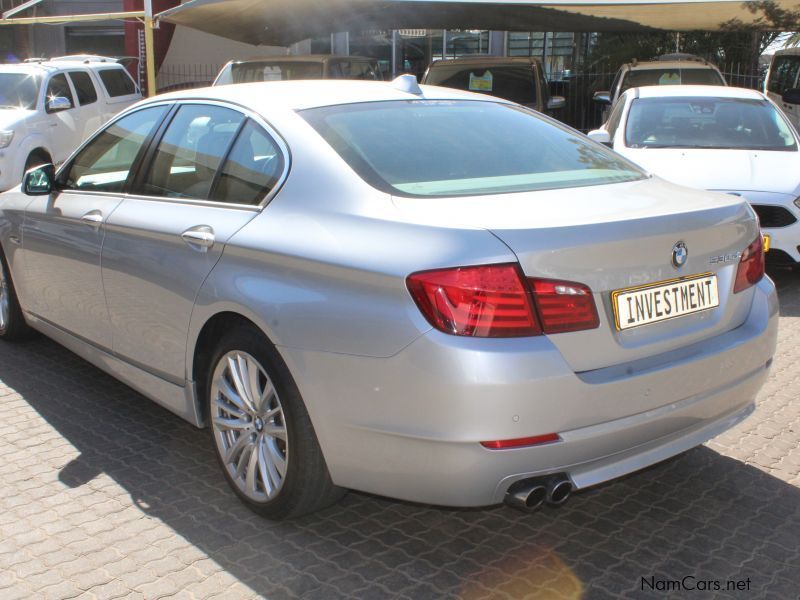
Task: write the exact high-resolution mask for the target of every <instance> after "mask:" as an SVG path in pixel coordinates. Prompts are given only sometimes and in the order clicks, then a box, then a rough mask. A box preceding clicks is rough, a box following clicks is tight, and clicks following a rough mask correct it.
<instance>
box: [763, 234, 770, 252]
mask: <svg viewBox="0 0 800 600" xmlns="http://www.w3.org/2000/svg"><path fill="white" fill-rule="evenodd" d="M771 243H772V238H770V237H769V234H768V233H765V234H764V252H769V247H770V244H771Z"/></svg>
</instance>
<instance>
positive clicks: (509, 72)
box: [425, 63, 536, 105]
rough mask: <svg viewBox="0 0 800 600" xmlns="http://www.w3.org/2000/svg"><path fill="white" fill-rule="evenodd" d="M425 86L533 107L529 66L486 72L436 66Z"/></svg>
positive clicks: (531, 72)
mask: <svg viewBox="0 0 800 600" xmlns="http://www.w3.org/2000/svg"><path fill="white" fill-rule="evenodd" d="M425 83H426V84H428V85H440V86H442V87H449V88H455V89H457V90H466V91H469V92H478V93H481V94H491V95H492V96H497V97H498V98H504V99H506V100H511V102H516V103H518V104H528V105H534V104H536V80H535V79H534V77H533V67H532V66H530V65H529V66H506V67H489V68H486V67H465V66H463V65H448V64H446V63H445V64H441V63H437V65H435V66H433V67H431V70H430V71H429V72H428V76H427V77H426V78H425Z"/></svg>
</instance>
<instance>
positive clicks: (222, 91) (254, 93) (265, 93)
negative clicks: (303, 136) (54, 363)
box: [145, 79, 507, 114]
mask: <svg viewBox="0 0 800 600" xmlns="http://www.w3.org/2000/svg"><path fill="white" fill-rule="evenodd" d="M420 89H421V90H422V92H423V95H422V96H420V95H417V94H413V93H410V92H406V91H403V90H402V89H401V88H400V87H399V86H398V85H395V84H394V83H393V82H384V81H359V80H344V79H337V80H297V81H269V82H256V83H236V84H232V85H221V86H217V87H207V88H200V89H193V90H181V91H177V92H171V93H169V94H163V95H160V96H155V97H153V98H150V99H148V100H147V101H145V103H146V104H149V103H152V102H158V101H162V100H170V101H176V100H218V101H223V102H231V103H233V104H239V105H241V106H243V107H245V108H248V109H250V110H252V111H253V112H256V113H265V114H266V113H267V112H268V111H269V110H270V109H273V108H274V109H288V110H304V109H307V108H318V107H322V106H334V105H339V104H356V103H361V102H385V101H390V100H425V99H427V100H460V99H464V100H481V101H484V102H487V101H494V102H501V103H506V104H507V102H506V101H505V100H502V99H499V98H493V97H489V96H486V95H485V94H475V93H472V92H464V91H461V90H456V89H451V88H443V87H436V86H428V85H424V86H420Z"/></svg>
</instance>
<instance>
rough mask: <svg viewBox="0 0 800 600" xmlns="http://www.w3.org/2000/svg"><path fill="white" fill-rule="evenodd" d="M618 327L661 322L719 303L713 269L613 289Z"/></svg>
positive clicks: (615, 319)
mask: <svg viewBox="0 0 800 600" xmlns="http://www.w3.org/2000/svg"><path fill="white" fill-rule="evenodd" d="M611 301H612V306H613V308H614V321H615V324H616V326H617V330H618V331H622V330H624V329H631V328H633V327H640V326H642V325H649V324H650V323H658V322H659V321H666V320H668V319H674V318H676V317H682V316H684V315H690V314H693V313H698V312H702V311H704V310H710V309H712V308H716V307H717V306H719V289H718V287H717V276H716V275H714V274H712V273H703V274H702V275H692V276H689V277H681V278H679V279H671V280H669V281H659V282H656V283H649V284H647V285H640V286H637V287H631V288H626V289H622V290H616V291H614V292H611Z"/></svg>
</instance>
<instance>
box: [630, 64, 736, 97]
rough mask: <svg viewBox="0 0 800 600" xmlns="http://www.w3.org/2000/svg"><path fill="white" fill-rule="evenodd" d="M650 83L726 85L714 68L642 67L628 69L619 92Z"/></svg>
mask: <svg viewBox="0 0 800 600" xmlns="http://www.w3.org/2000/svg"><path fill="white" fill-rule="evenodd" d="M648 85H725V80H724V79H723V78H722V76H721V75H720V74H719V73H718V72H717V71H715V70H714V69H640V70H636V71H628V73H627V75H625V78H624V79H623V80H622V87H621V88H620V91H619V93H620V94H622V93H623V92H624V91H625V90H629V89H631V88H635V87H645V86H648Z"/></svg>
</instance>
